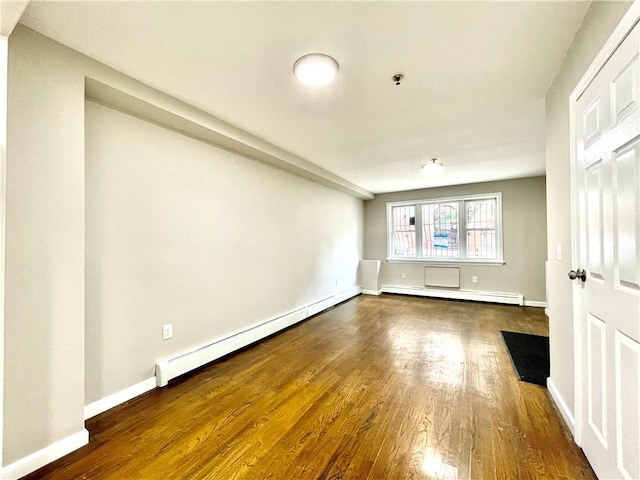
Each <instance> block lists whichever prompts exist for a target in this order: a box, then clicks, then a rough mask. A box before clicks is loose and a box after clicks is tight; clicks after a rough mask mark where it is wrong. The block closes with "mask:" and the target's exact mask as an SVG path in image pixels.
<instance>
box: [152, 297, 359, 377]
mask: <svg viewBox="0 0 640 480" xmlns="http://www.w3.org/2000/svg"><path fill="white" fill-rule="evenodd" d="M360 293H362V289H361V288H360V287H355V288H352V289H350V290H346V291H344V292H341V293H338V294H336V295H333V296H331V297H328V298H325V299H323V300H320V301H318V302H314V303H311V304H309V305H306V306H304V307H301V308H299V309H297V310H294V311H291V312H289V313H286V314H284V315H281V316H278V317H276V318H272V319H270V320H267V321H266V322H264V323H261V324H259V325H255V326H253V327H250V328H248V329H246V330H243V331H240V332H237V333H234V334H232V335H230V336H228V337H226V338H223V339H221V340H217V341H214V342H212V343H210V344H207V345H203V346H201V347H199V348H196V349H193V350H191V351H189V352H186V353H183V354H180V355H177V356H175V357H172V358H168V359H165V360H161V361H159V362H158V363H156V383H157V385H158V386H159V387H164V386H165V385H167V384H168V383H169V381H170V380H172V379H174V378H176V377H179V376H180V375H184V374H185V373H188V372H190V371H192V370H194V369H196V368H198V367H201V366H203V365H206V364H207V363H210V362H212V361H214V360H217V359H218V358H221V357H224V356H225V355H228V354H230V353H232V352H234V351H236V350H239V349H241V348H243V347H246V346H248V345H251V344H252V343H255V342H257V341H258V340H261V339H263V338H265V337H268V336H269V335H272V334H274V333H276V332H278V331H280V330H283V329H285V328H287V327H290V326H291V325H295V324H296V323H298V322H301V321H302V320H304V319H306V318H309V317H312V316H313V315H315V314H317V313H320V312H322V311H323V310H326V309H328V308H330V307H333V306H334V305H337V304H338V303H341V302H344V301H345V300H348V299H350V298H352V297H355V296H356V295H359V294H360Z"/></svg>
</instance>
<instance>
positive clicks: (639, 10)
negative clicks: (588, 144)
mask: <svg viewBox="0 0 640 480" xmlns="http://www.w3.org/2000/svg"><path fill="white" fill-rule="evenodd" d="M638 22H640V0H634V2H633V3H632V4H631V6H630V7H629V10H628V11H627V13H625V15H624V16H623V17H622V20H621V21H620V23H619V24H618V26H617V27H616V28H615V30H614V31H613V33H612V34H611V36H610V37H609V39H608V40H607V41H606V42H605V44H604V45H603V46H602V48H601V49H600V51H599V52H598V54H597V55H596V57H595V58H594V60H593V62H591V65H590V66H589V68H587V71H586V72H585V73H584V75H583V76H582V78H581V79H580V81H579V82H578V84H577V85H576V87H575V88H574V89H573V91H572V92H571V95H569V132H570V167H571V262H572V268H577V267H578V266H579V265H578V264H579V261H580V259H579V258H578V252H579V245H580V238H579V232H580V229H579V211H578V205H579V198H578V185H577V158H578V156H577V152H576V136H577V131H576V123H575V105H576V101H577V100H578V98H579V97H580V95H582V93H583V92H584V91H585V90H586V89H587V87H588V86H589V85H590V84H591V82H592V81H593V79H594V78H595V77H596V75H597V74H598V73H599V72H600V70H602V67H603V66H604V64H605V63H607V60H609V58H610V57H611V56H612V55H613V53H614V52H615V51H616V49H617V48H618V46H620V44H621V43H622V41H623V40H624V39H625V38H626V36H627V34H628V33H629V32H630V31H631V30H632V29H633V27H635V25H636V24H637V23H638ZM579 288H580V285H579V284H578V283H577V282H573V285H572V287H571V289H572V301H573V364H574V373H573V375H574V377H573V383H574V399H573V404H574V412H573V413H574V420H575V429H574V440H575V442H576V444H578V445H579V446H582V435H583V430H584V425H583V422H582V418H583V413H584V412H583V409H582V397H583V391H584V389H585V386H584V385H583V384H582V369H583V368H584V362H583V359H582V345H581V338H582V333H583V332H582V322H581V318H582V313H583V312H582V305H581V303H580V296H579V295H578V291H579Z"/></svg>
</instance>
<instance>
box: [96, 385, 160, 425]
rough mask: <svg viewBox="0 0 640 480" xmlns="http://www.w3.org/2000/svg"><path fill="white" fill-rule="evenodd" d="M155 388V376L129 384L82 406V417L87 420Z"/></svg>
mask: <svg viewBox="0 0 640 480" xmlns="http://www.w3.org/2000/svg"><path fill="white" fill-rule="evenodd" d="M154 388H156V377H155V376H154V377H151V378H147V379H146V380H143V381H142V382H139V383H136V384H135V385H131V386H130V387H127V388H125V389H124V390H120V391H119V392H116V393H112V394H111V395H109V396H107V397H104V398H102V399H100V400H97V401H95V402H93V403H90V404H89V405H86V406H85V407H84V419H85V420H87V419H89V418H91V417H95V416H96V415H99V414H101V413H102V412H106V411H107V410H109V409H111V408H113V407H116V406H118V405H120V404H122V403H125V402H128V401H129V400H131V399H132V398H135V397H137V396H138V395H142V394H143V393H146V392H148V391H149V390H153V389H154Z"/></svg>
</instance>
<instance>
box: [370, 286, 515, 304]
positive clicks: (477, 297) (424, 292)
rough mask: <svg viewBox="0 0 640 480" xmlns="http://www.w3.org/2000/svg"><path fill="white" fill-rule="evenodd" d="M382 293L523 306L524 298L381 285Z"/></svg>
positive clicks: (469, 291)
mask: <svg viewBox="0 0 640 480" xmlns="http://www.w3.org/2000/svg"><path fill="white" fill-rule="evenodd" d="M382 292H383V293H397V294H401V295H417V296H421V297H435V298H449V299H453V300H473V301H476V302H491V303H505V304H508V305H520V306H524V296H523V295H520V294H518V293H500V292H495V293H493V292H475V291H471V290H446V289H438V288H423V287H406V286H402V285H383V286H382Z"/></svg>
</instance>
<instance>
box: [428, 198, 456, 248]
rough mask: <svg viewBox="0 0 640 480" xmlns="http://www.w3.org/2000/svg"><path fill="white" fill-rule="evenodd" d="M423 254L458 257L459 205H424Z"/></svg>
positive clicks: (453, 203)
mask: <svg viewBox="0 0 640 480" xmlns="http://www.w3.org/2000/svg"><path fill="white" fill-rule="evenodd" d="M422 254H423V256H425V257H458V256H459V251H458V203H457V202H451V203H429V204H426V205H422Z"/></svg>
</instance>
